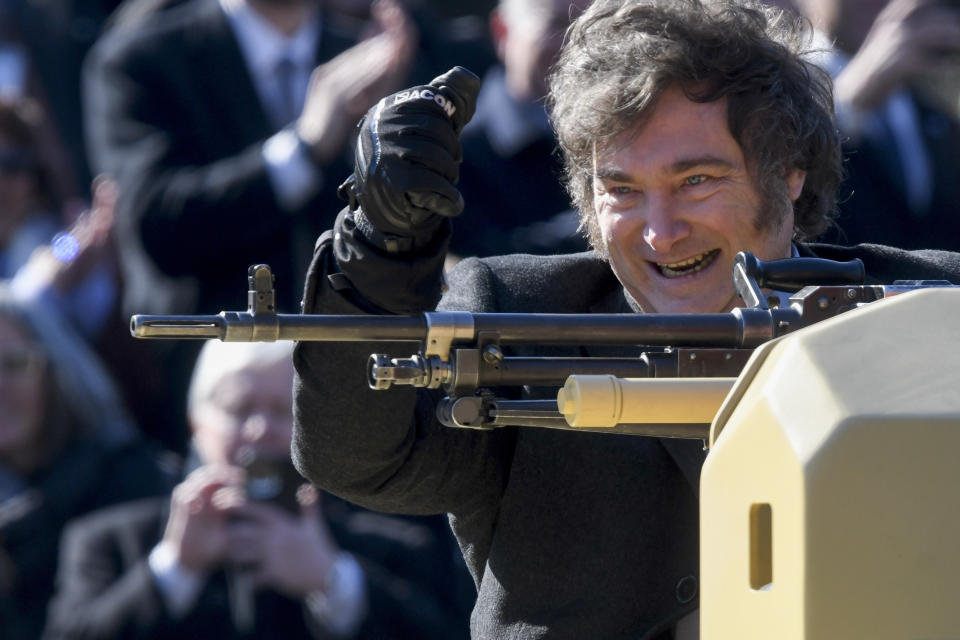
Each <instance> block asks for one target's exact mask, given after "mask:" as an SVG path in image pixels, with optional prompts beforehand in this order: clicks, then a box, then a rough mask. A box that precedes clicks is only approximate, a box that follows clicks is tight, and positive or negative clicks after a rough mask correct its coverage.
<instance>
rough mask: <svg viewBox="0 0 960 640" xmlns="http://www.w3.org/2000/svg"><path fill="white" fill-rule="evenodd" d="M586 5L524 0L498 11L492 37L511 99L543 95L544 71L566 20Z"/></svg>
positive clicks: (585, 0) (572, 0)
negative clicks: (501, 63) (504, 71)
mask: <svg viewBox="0 0 960 640" xmlns="http://www.w3.org/2000/svg"><path fill="white" fill-rule="evenodd" d="M589 4H590V2H589V0H528V1H527V2H524V3H520V2H515V3H514V4H513V9H512V10H505V9H499V10H498V13H497V17H496V20H498V21H499V27H497V26H496V25H495V26H494V29H493V33H494V39H495V41H496V42H497V50H498V54H499V56H500V59H501V61H502V62H503V64H504V67H505V69H506V76H507V86H508V88H509V90H510V92H511V93H512V94H513V96H514V97H515V98H517V99H519V100H538V99H540V98H542V97H543V96H544V95H546V93H547V82H546V80H547V74H548V73H549V71H550V67H551V65H552V64H553V63H554V61H555V60H556V57H557V54H558V53H559V52H560V45H561V44H563V35H564V33H565V32H566V29H567V27H568V26H570V19H571V17H576V16H577V15H579V14H580V13H582V11H583V9H584V8H586V7H587V5H589ZM521 5H522V8H521Z"/></svg>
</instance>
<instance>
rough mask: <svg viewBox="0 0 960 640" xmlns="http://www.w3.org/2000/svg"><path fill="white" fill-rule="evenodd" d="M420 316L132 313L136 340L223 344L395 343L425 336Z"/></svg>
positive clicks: (421, 338)
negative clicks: (178, 314)
mask: <svg viewBox="0 0 960 640" xmlns="http://www.w3.org/2000/svg"><path fill="white" fill-rule="evenodd" d="M426 331H427V329H426V323H425V321H424V319H423V318H422V317H420V316H361V315H303V314H265V313H256V314H253V313H249V312H239V311H221V312H220V313H219V314H217V315H207V316H203V315H196V316H167V315H135V316H133V317H131V318H130V333H131V335H133V336H134V337H135V338H167V339H179V340H183V339H212V338H218V339H220V340H223V341H224V342H272V341H275V340H298V341H299V340H303V341H319V342H324V341H325V342H333V341H336V342H366V341H374V342H376V341H399V342H419V341H421V340H423V338H424V336H425V335H426Z"/></svg>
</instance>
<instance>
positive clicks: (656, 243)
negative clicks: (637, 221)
mask: <svg viewBox="0 0 960 640" xmlns="http://www.w3.org/2000/svg"><path fill="white" fill-rule="evenodd" d="M645 204H646V206H645V211H644V220H643V222H644V226H643V241H644V242H645V243H646V244H647V246H649V247H650V248H651V249H653V250H654V251H655V252H657V253H663V254H667V253H670V251H671V249H673V247H674V245H675V244H677V243H678V242H680V241H681V240H683V239H684V238H686V237H687V236H689V235H690V230H691V229H690V223H689V222H687V221H686V220H685V219H684V218H683V216H682V215H681V212H680V210H679V208H678V206H677V203H676V201H675V200H674V198H672V197H670V196H669V195H666V194H659V193H656V192H653V193H649V194H648V195H647V198H646V203H645Z"/></svg>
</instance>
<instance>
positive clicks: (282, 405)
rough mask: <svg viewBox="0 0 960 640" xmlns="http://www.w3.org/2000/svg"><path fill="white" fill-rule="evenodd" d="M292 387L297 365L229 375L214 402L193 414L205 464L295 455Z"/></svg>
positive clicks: (258, 369)
mask: <svg viewBox="0 0 960 640" xmlns="http://www.w3.org/2000/svg"><path fill="white" fill-rule="evenodd" d="M292 388H293V365H292V363H290V362H286V361H284V362H279V363H277V364H274V365H271V366H261V367H251V368H250V369H247V370H243V371H238V372H233V373H228V374H225V375H224V376H223V378H222V379H221V380H220V381H219V383H218V384H217V386H216V388H215V389H214V391H213V394H212V395H211V397H210V398H209V399H208V400H206V401H205V402H203V403H202V404H201V405H200V406H199V407H198V408H197V409H196V410H195V411H194V412H192V414H191V422H192V426H193V435H194V443H195V444H196V447H197V451H198V453H199V454H200V457H201V459H202V460H203V462H205V463H221V464H236V463H237V462H239V461H240V457H241V455H255V456H257V457H266V458H286V457H287V456H289V455H290V441H291V437H292V434H293V400H292V392H291V391H290V390H291V389H292ZM241 452H243V454H241Z"/></svg>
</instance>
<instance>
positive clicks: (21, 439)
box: [0, 312, 47, 470]
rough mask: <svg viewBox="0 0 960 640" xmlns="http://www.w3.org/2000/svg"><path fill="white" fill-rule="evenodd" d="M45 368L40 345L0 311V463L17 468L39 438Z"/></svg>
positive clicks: (31, 454) (26, 458)
mask: <svg viewBox="0 0 960 640" xmlns="http://www.w3.org/2000/svg"><path fill="white" fill-rule="evenodd" d="M46 370H47V362H46V357H45V356H44V354H43V351H42V350H41V349H40V346H39V345H38V344H37V343H36V342H35V341H34V340H33V338H32V337H31V336H30V334H29V333H27V331H26V330H25V329H24V327H23V326H22V325H21V324H20V322H19V321H17V320H16V319H14V318H12V317H10V316H8V315H6V314H4V313H2V312H0V462H3V463H5V464H7V465H9V466H11V467H13V468H15V469H18V470H23V469H22V467H21V465H20V464H19V463H20V461H22V460H29V459H33V457H34V456H33V453H34V450H35V448H36V447H37V446H39V440H40V439H41V438H42V425H43V420H44V387H45V384H44V382H45V380H46Z"/></svg>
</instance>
